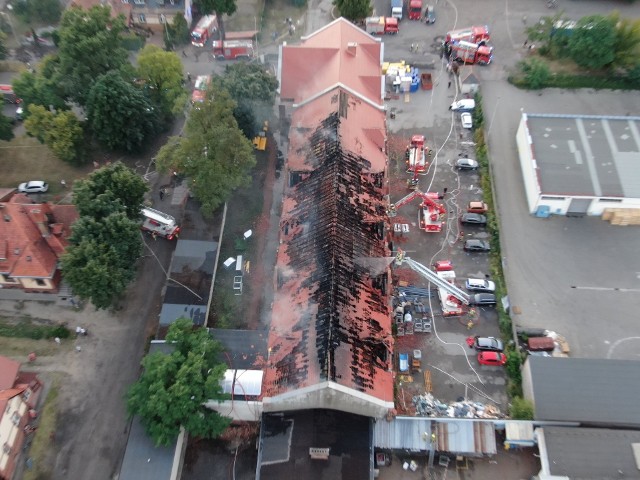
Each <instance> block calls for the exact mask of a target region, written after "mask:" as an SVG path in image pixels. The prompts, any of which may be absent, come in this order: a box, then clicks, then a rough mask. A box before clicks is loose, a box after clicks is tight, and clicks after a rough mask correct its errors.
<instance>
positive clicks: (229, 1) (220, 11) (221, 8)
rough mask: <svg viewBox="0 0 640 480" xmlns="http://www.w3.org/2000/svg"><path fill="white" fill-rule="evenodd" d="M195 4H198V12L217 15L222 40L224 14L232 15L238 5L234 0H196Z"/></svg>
mask: <svg viewBox="0 0 640 480" xmlns="http://www.w3.org/2000/svg"><path fill="white" fill-rule="evenodd" d="M195 4H196V5H197V6H198V9H199V11H200V13H202V14H203V15H211V14H212V13H215V14H216V16H217V17H218V28H219V30H220V36H221V38H222V39H223V40H224V32H225V30H224V21H223V16H224V15H233V14H234V13H236V10H237V9H238V6H237V5H236V0H196V2H195Z"/></svg>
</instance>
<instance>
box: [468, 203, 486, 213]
mask: <svg viewBox="0 0 640 480" xmlns="http://www.w3.org/2000/svg"><path fill="white" fill-rule="evenodd" d="M487 210H489V206H488V205H487V204H486V203H484V202H469V203H468V204H467V212H469V213H486V212H487Z"/></svg>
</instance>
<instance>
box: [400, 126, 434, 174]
mask: <svg viewBox="0 0 640 480" xmlns="http://www.w3.org/2000/svg"><path fill="white" fill-rule="evenodd" d="M428 153H429V148H428V147H425V144H424V135H413V136H412V137H411V143H410V144H409V146H408V147H407V150H406V152H405V157H406V159H407V172H408V173H414V174H423V173H425V172H426V171H427V167H428V166H429V162H427V154H428Z"/></svg>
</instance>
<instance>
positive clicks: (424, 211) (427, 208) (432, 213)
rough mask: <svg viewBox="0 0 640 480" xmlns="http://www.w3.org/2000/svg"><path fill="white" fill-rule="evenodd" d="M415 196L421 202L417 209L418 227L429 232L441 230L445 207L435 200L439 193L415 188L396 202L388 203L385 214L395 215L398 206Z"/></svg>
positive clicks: (410, 200)
mask: <svg viewBox="0 0 640 480" xmlns="http://www.w3.org/2000/svg"><path fill="white" fill-rule="evenodd" d="M416 198H421V199H422V203H421V204H420V208H419V209H418V225H419V227H420V229H421V230H424V231H425V232H429V233H437V232H440V231H442V224H443V221H442V216H443V215H444V214H445V213H446V209H445V208H444V206H443V205H442V204H440V203H437V202H436V200H438V199H439V198H440V195H438V194H437V193H433V192H429V193H423V192H421V191H420V190H418V189H416V190H414V191H413V192H411V193H410V194H409V195H407V196H406V197H404V198H402V199H400V200H398V201H397V202H396V203H392V204H391V205H389V210H388V212H387V214H388V215H389V216H390V217H395V216H396V215H397V212H398V209H399V208H400V207H402V206H403V205H406V204H407V203H409V202H412V201H413V200H415V199H416Z"/></svg>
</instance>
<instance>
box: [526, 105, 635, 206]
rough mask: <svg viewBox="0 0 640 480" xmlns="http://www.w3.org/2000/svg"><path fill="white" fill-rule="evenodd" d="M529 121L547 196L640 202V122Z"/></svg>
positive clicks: (553, 118) (581, 118)
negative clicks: (620, 199)
mask: <svg viewBox="0 0 640 480" xmlns="http://www.w3.org/2000/svg"><path fill="white" fill-rule="evenodd" d="M524 118H525V121H526V124H527V128H528V131H529V135H530V136H531V140H532V143H533V155H534V158H535V161H536V164H537V170H538V179H539V183H540V189H541V193H542V194H543V195H572V196H588V197H614V198H615V197H618V198H620V197H626V198H640V117H606V116H580V115H550V114H549V115H548V114H535V115H532V114H525V115H524Z"/></svg>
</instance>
